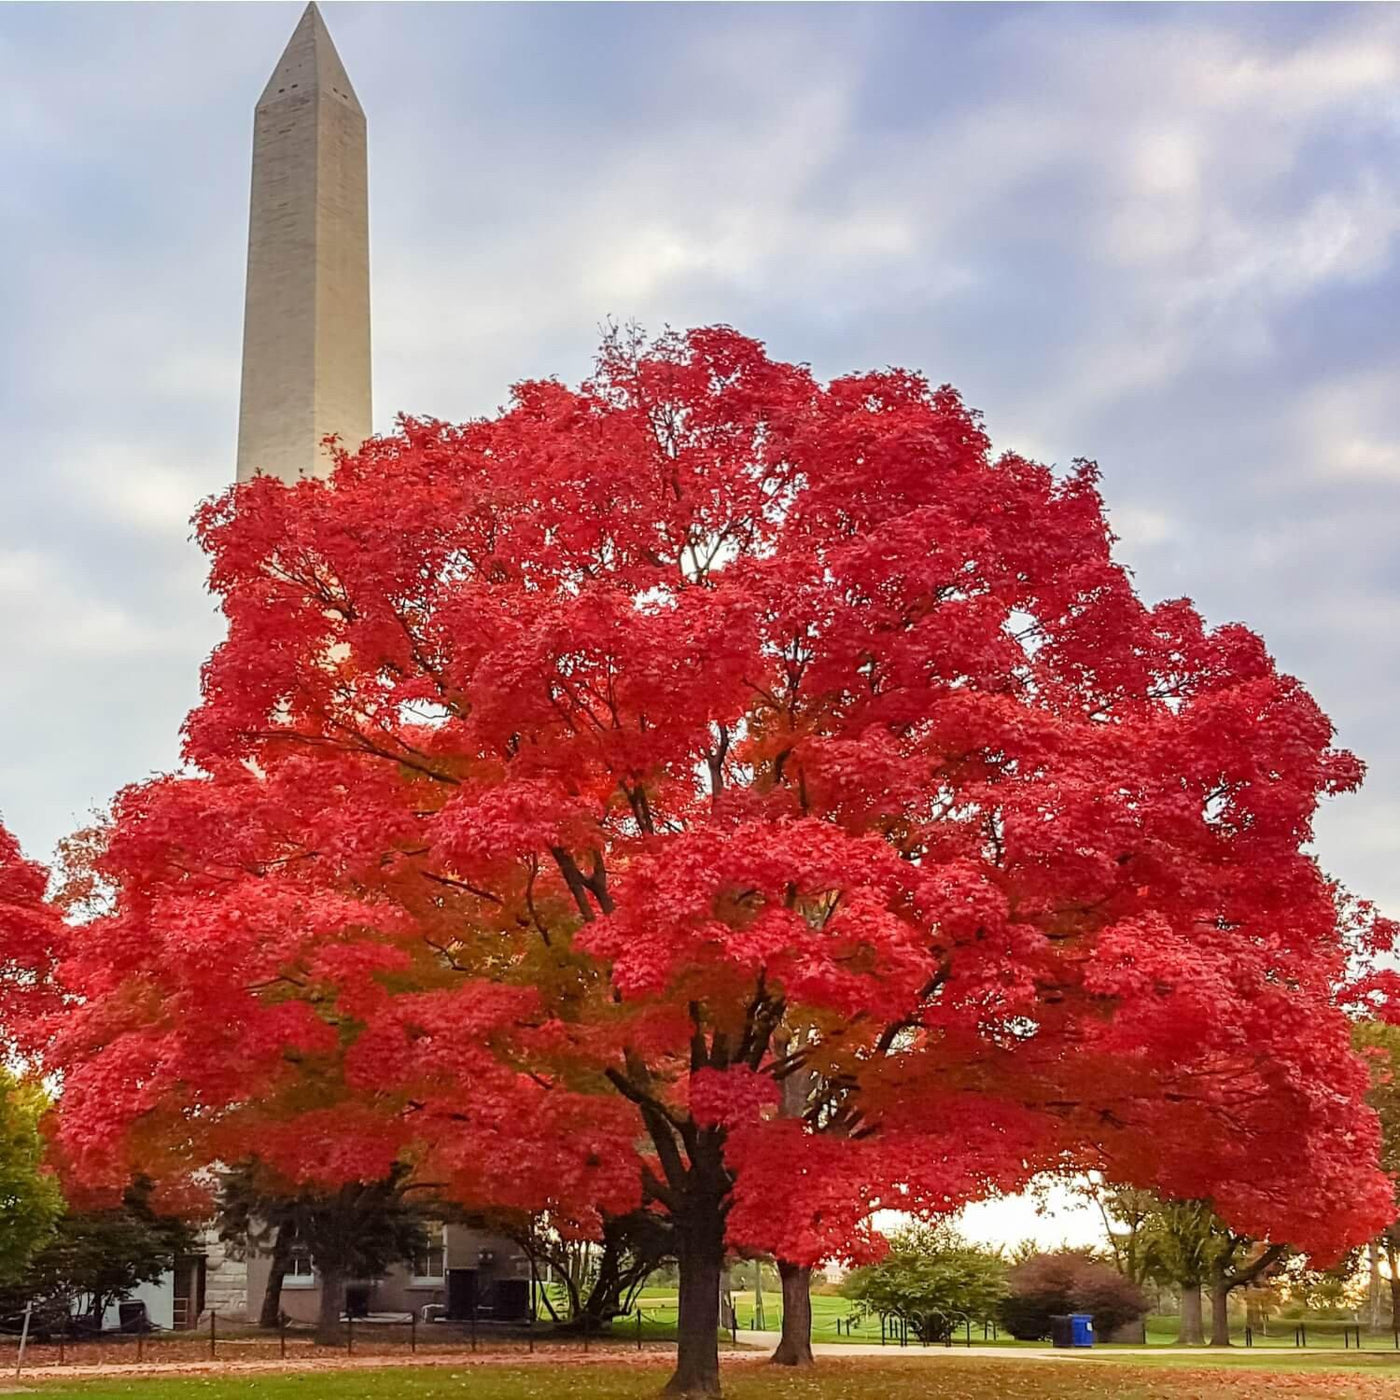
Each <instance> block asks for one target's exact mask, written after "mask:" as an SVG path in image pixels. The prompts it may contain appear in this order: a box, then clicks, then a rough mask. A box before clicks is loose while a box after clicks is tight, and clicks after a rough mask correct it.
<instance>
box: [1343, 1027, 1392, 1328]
mask: <svg viewBox="0 0 1400 1400" xmlns="http://www.w3.org/2000/svg"><path fill="white" fill-rule="evenodd" d="M1352 1042H1353V1044H1354V1045H1355V1046H1356V1048H1357V1049H1358V1050H1359V1051H1360V1052H1361V1054H1362V1055H1363V1056H1364V1057H1365V1058H1366V1060H1367V1062H1368V1063H1369V1064H1370V1067H1371V1092H1370V1093H1369V1094H1368V1095H1367V1100H1368V1101H1369V1103H1370V1105H1371V1107H1372V1108H1374V1109H1375V1110H1376V1114H1377V1116H1378V1117H1379V1118H1380V1120H1381V1167H1382V1169H1383V1170H1384V1171H1387V1172H1389V1173H1390V1175H1391V1178H1392V1179H1393V1180H1395V1181H1396V1182H1397V1186H1396V1206H1395V1219H1394V1220H1392V1222H1391V1223H1390V1225H1389V1226H1387V1228H1386V1229H1385V1231H1384V1232H1383V1233H1382V1234H1381V1237H1380V1239H1379V1240H1378V1241H1377V1243H1378V1244H1379V1245H1380V1248H1381V1251H1382V1252H1383V1253H1384V1255H1385V1257H1386V1261H1387V1263H1388V1264H1389V1266H1390V1315H1391V1322H1392V1325H1394V1326H1397V1327H1400V1026H1391V1025H1387V1024H1386V1023H1385V1022H1384V1021H1358V1022H1357V1023H1356V1026H1355V1028H1354V1030H1353V1032H1352Z"/></svg>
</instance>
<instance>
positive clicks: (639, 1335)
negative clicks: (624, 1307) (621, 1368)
mask: <svg viewBox="0 0 1400 1400" xmlns="http://www.w3.org/2000/svg"><path fill="white" fill-rule="evenodd" d="M641 1349H642V1310H641V1308H638V1309H637V1350H638V1351H641Z"/></svg>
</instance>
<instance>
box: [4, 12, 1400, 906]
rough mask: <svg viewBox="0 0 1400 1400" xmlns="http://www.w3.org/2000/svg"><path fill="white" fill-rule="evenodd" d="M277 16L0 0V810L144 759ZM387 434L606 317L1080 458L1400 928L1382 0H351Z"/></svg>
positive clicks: (1346, 867)
mask: <svg viewBox="0 0 1400 1400" xmlns="http://www.w3.org/2000/svg"><path fill="white" fill-rule="evenodd" d="M298 13H299V7H298V6H297V5H295V4H285V5H284V4H281V3H269V4H259V5H221V4H200V5H164V6H139V7H126V6H123V5H100V6H91V7H89V6H82V5H61V6H60V5H53V6H50V5H11V6H7V7H4V8H3V9H0V169H3V170H4V171H5V172H6V176H5V179H4V181H3V182H0V422H3V425H4V437H3V444H4V445H3V449H2V450H0V473H3V487H4V489H3V495H0V656H3V662H0V735H3V740H2V741H0V811H3V814H4V817H5V819H6V821H7V822H8V824H9V825H10V826H11V828H12V829H13V830H14V831H16V832H17V834H18V835H19V837H20V839H21V840H22V841H23V842H24V843H25V845H26V847H27V848H28V850H29V851H30V852H31V853H32V854H34V855H38V856H44V855H46V854H48V853H49V852H50V850H51V848H52V846H53V844H54V842H55V841H56V839H57V838H58V837H59V836H60V835H61V834H63V833H64V832H65V831H68V830H70V829H72V828H73V827H74V826H75V825H78V824H80V823H81V822H82V821H83V820H84V818H85V815H86V814H87V813H88V812H89V811H90V810H91V809H92V808H94V807H96V806H98V805H100V804H102V803H104V802H105V801H106V799H108V798H109V797H110V795H111V794H112V793H113V792H114V791H115V790H116V789H117V788H118V787H120V786H121V785H122V784H123V783H126V782H129V781H132V780H134V779H138V778H141V777H142V776H144V775H146V774H148V773H150V772H152V771H155V770H159V769H162V768H165V767H167V766H169V765H170V764H171V763H172V762H173V761H174V759H175V756H176V752H177V738H176V735H177V728H178V725H179V722H180V720H181V718H182V716H183V715H184V713H185V711H186V710H187V709H188V708H189V707H190V705H191V704H192V703H193V701H194V699H195V696H196V688H197V668H198V666H199V663H200V661H201V660H202V658H203V657H204V655H205V654H206V653H207V651H208V650H209V648H210V646H211V645H212V644H213V643H214V641H215V639H216V637H217V635H218V630H219V629H218V622H217V618H216V617H215V615H214V612H213V609H212V606H211V604H210V601H209V599H208V597H207V596H206V595H205V594H204V592H203V586H202V579H203V566H202V561H201V559H200V556H199V555H198V552H197V551H196V550H195V549H194V548H193V547H192V546H191V545H190V543H189V541H188V533H189V532H188V527H187V523H186V522H187V520H188V517H189V514H190V511H191V509H192V507H193V506H194V504H195V502H196V501H197V500H199V499H200V498H201V497H202V496H205V495H207V494H209V493H211V492H214V491H217V490H218V489H220V488H221V487H222V486H223V485H224V484H225V482H226V481H227V480H228V479H229V477H230V476H231V474H232V470H233V458H234V437H235V428H236V422H235V418H236V410H237V398H238V360H239V336H240V322H241V298H242V277H243V265H242V264H243V245H244V238H245V234H246V217H247V211H246V200H247V191H248V169H247V166H248V157H249V147H250V139H251V124H252V105H253V102H254V99H255V98H256V97H257V94H258V92H259V91H260V89H261V87H262V85H263V83H264V81H265V80H266V77H267V75H268V73H269V72H270V71H271V69H272V66H273V64H274V62H275V61H276V59H277V56H278V54H279V52H280V50H281V48H282V45H283V44H284V43H285V41H286V39H287V37H288V35H289V34H290V32H291V30H292V28H293V26H294V25H295V23H296V20H297V17H298ZM325 13H326V17H327V20H328V22H329V24H330V27H331V30H332V32H333V34H334V35H335V37H336V40H337V43H338V45H339V48H340V51H341V54H342V56H343V58H344V60H345V63H346V65H347V67H348V69H349V71H350V74H351V76H352V78H353V80H354V82H355V84H356V86H357V89H358V91H359V94H360V97H361V100H362V102H363V104H364V106H365V109H366V112H367V113H368V117H369V131H370V162H371V171H370V180H371V225H372V244H373V260H374V263H373V286H374V317H375V332H374V343H375V357H376V359H375V398H376V423H377V426H378V427H380V428H388V427H389V426H390V424H391V421H392V417H393V414H394V413H395V412H397V411H399V410H408V411H411V412H418V413H430V414H435V415H440V416H445V417H463V416H468V415H471V414H476V413H480V412H484V411H488V410H490V409H492V408H493V407H495V406H496V405H497V404H499V403H500V402H502V400H503V399H504V397H505V395H506V390H507V386H508V385H509V384H510V383H511V381H512V380H514V379H517V378H520V377H522V376H527V375H531V376H532V375H539V374H545V373H557V374H559V375H561V376H564V377H566V378H570V379H574V378H577V377H578V376H579V375H580V374H581V373H582V372H584V371H585V370H586V368H587V366H588V364H589V360H590V356H591V353H592V350H593V347H594V345H595V344H596V341H597V336H598V327H599V325H600V323H601V322H603V321H604V320H605V319H606V318H608V317H613V318H618V319H625V318H636V319H638V320H640V321H642V322H643V323H645V324H647V325H648V326H650V327H653V328H657V327H660V326H662V325H663V324H665V323H670V324H672V325H676V326H687V325H694V324H701V323H708V322H714V321H726V322H729V323H731V324H733V325H736V326H738V327H739V328H740V329H742V330H745V331H747V332H748V333H750V334H753V335H756V336H759V337H761V338H763V339H765V340H766V341H767V342H768V343H769V345H770V346H771V348H772V350H773V351H774V352H775V353H776V354H778V355H781V356H784V357H788V358H792V359H801V360H807V361H810V362H811V363H812V364H813V366H814V367H815V368H816V369H817V371H818V372H819V373H822V374H833V373H838V372H842V371H845V370H849V369H853V368H858V367H866V366H872V365H884V364H889V363H896V364H903V365H909V366H913V367H917V368H921V369H923V370H925V371H927V372H928V374H929V375H930V376H932V377H933V378H935V379H937V380H945V379H946V380H950V381H952V382H953V383H955V384H957V385H958V386H959V387H960V388H961V389H962V391H963V392H964V394H965V395H966V397H967V398H968V400H969V401H970V402H971V403H972V404H974V405H976V406H978V407H980V408H981V409H983V410H984V411H985V413H986V416H987V421H988V424H989V427H990V429H991V431H992V434H993V437H994V439H995V440H996V441H997V443H998V444H1000V445H1002V446H1006V447H1015V448H1018V449H1020V450H1022V451H1026V452H1029V453H1032V454H1034V455H1037V456H1040V457H1042V458H1044V459H1046V460H1049V461H1055V462H1067V461H1068V460H1069V459H1070V458H1071V457H1074V456H1080V455H1083V456H1089V457H1094V458H1096V459H1097V460H1098V461H1099V462H1100V464H1101V465H1102V468H1103V472H1104V489H1105V494H1106V496H1107V499H1108V501H1109V504H1110V507H1111V512H1112V518H1113V522H1114V525H1115V528H1116V530H1117V531H1118V533H1119V534H1120V535H1121V536H1122V545H1121V553H1122V557H1123V558H1124V560H1125V561H1126V562H1127V563H1128V564H1129V565H1131V567H1132V568H1133V570H1134V571H1135V573H1136V575H1137V579H1138V582H1139V584H1140V587H1141V589H1142V591H1143V592H1144V593H1145V594H1146V595H1147V596H1149V597H1150V598H1154V599H1155V598H1160V597H1167V596H1176V595H1180V594H1189V595H1190V596H1192V597H1193V598H1195V599H1196V600H1197V602H1198V603H1199V604H1200V606H1201V607H1202V608H1203V609H1204V611H1205V613H1206V614H1207V616H1208V617H1209V618H1210V619H1211V620H1213V621H1217V622H1220V621H1226V620H1230V619H1242V620H1245V621H1247V622H1249V623H1250V624H1252V625H1253V626H1255V627H1257V628H1258V629H1259V630H1261V631H1262V632H1263V634H1264V635H1265V637H1266V638H1267V639H1268V640H1269V642H1270V645H1271V646H1272V648H1273V650H1274V652H1275V654H1276V655H1277V656H1278V657H1279V659H1280V661H1281V662H1282V664H1283V665H1284V666H1285V667H1287V668H1288V669H1290V670H1292V671H1294V672H1295V673H1297V674H1298V675H1300V676H1302V677H1303V678H1304V679H1305V681H1306V682H1307V684H1308V685H1309V686H1310V687H1311V688H1312V689H1313V691H1314V692H1315V693H1316V694H1317V695H1318V696H1319V697H1320V699H1321V701H1322V703H1323V705H1324V706H1325V707H1326V709H1327V710H1328V711H1329V713H1330V714H1331V715H1332V716H1333V718H1334V720H1335V721H1336V723H1337V726H1338V728H1339V730H1340V733H1341V737H1342V739H1343V741H1344V742H1346V743H1347V744H1348V745H1350V746H1351V747H1353V748H1354V749H1356V750H1357V751H1358V752H1359V753H1361V754H1362V755H1363V757H1365V758H1366V759H1367V760H1368V761H1369V763H1370V765H1371V776H1370V779H1369V781H1368V784H1367V788H1366V790H1365V792H1364V793H1363V794H1362V795H1360V796H1357V797H1352V798H1347V799H1345V800H1343V801H1340V802H1338V803H1336V804H1335V806H1334V807H1332V808H1331V809H1329V810H1328V811H1327V813H1326V814H1325V816H1324V819H1323V822H1322V825H1321V828H1320V835H1319V847H1320V850H1321V853H1322V856H1323V858H1324V860H1325V862H1326V864H1327V865H1328V866H1329V867H1330V868H1331V869H1332V870H1334V871H1335V872H1336V873H1338V874H1339V875H1341V876H1342V877H1343V878H1344V879H1345V880H1346V881H1347V882H1348V884H1350V885H1351V886H1352V887H1353V888H1354V889H1356V890H1357V891H1358V892H1361V893H1366V894H1370V895H1373V896H1374V897H1376V898H1378V899H1380V900H1381V901H1382V902H1383V903H1384V904H1385V905H1387V906H1388V907H1389V908H1390V910H1391V912H1393V913H1397V914H1400V725H1397V723H1396V719H1397V718H1400V716H1397V707H1396V697H1397V695H1398V694H1400V557H1397V551H1396V543H1395V542H1396V534H1397V530H1398V529H1400V238H1397V232H1400V8H1397V7H1394V6H1365V7H1359V8H1349V7H1347V6H1342V5H1338V6H1326V7H1320V8H1312V7H1309V6H1306V5H1303V6H1287V7H1272V6H1250V7H1203V8H1180V9H1178V8H1174V7H1171V6H1166V7H1160V6H1150V7H1141V8H1138V7H1121V8H1120V7H1116V6H1113V5H1095V6H1090V7H1085V8H1077V7H1030V8H1019V7H1017V6H1014V5H1013V6H997V7H989V8H981V7H973V6H967V7H963V6H957V7H947V8H942V7H937V6H931V7H927V8H916V7H904V6H899V7H893V6H892V7H888V8H886V7H870V8H865V7H859V6H853V7H843V6H836V5H833V6H822V7H818V8H806V7H804V6H801V5H784V6H777V7H771V8H747V7H744V6H741V5H740V6H726V7H722V8H709V7H689V6H686V7H676V8H672V7H669V6H666V5H649V6H646V7H635V8H634V7H629V6H624V5H616V6H606V7H599V8H595V7H592V6H588V5H569V6H565V7H558V8H556V7H552V6H549V5H532V6H522V7H495V6H492V7H484V6H483V7H474V6H453V5H412V4H403V5H388V4H386V5H376V4H364V5H338V4H328V5H326V6H325Z"/></svg>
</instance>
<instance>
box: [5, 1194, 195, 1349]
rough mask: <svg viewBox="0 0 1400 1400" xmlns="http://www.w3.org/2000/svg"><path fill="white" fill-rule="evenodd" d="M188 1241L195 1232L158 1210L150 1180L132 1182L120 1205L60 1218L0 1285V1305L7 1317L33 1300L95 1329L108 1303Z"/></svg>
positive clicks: (150, 1278) (146, 1279)
mask: <svg viewBox="0 0 1400 1400" xmlns="http://www.w3.org/2000/svg"><path fill="white" fill-rule="evenodd" d="M194 1244H195V1235H194V1231H193V1230H192V1229H191V1228H190V1227H189V1226H188V1225H187V1224H186V1223H185V1222H184V1221H182V1220H178V1219H175V1218H174V1217H171V1216H165V1215H160V1214H158V1213H157V1212H156V1210H155V1209H154V1208H153V1207H152V1205H151V1185H150V1183H149V1182H148V1181H144V1180H142V1181H137V1182H135V1183H134V1184H133V1185H132V1186H130V1187H129V1188H128V1189H127V1191H126V1193H125V1194H124V1196H123V1197H122V1200H121V1203H120V1204H118V1205H115V1206H110V1207H106V1208H103V1209H99V1210H79V1211H74V1210H70V1211H68V1212H67V1213H66V1214H64V1215H62V1216H60V1217H59V1219H58V1221H57V1223H56V1225H55V1226H54V1229H53V1232H52V1234H51V1235H50V1236H49V1238H48V1240H47V1241H46V1242H45V1243H44V1244H43V1245H42V1246H41V1247H40V1248H39V1249H38V1250H36V1251H35V1252H34V1254H33V1256H32V1257H31V1258H30V1260H29V1264H28V1267H27V1268H26V1269H25V1270H24V1271H23V1273H22V1274H21V1276H20V1277H19V1278H18V1280H16V1282H15V1283H14V1284H13V1285H12V1286H11V1287H10V1288H9V1289H8V1290H6V1294H5V1298H4V1301H3V1302H0V1310H3V1311H4V1312H5V1313H7V1314H9V1315H13V1314H14V1312H15V1311H16V1310H17V1309H22V1308H23V1306H24V1305H25V1303H27V1302H33V1303H34V1304H35V1306H36V1308H38V1309H39V1310H40V1311H41V1312H43V1313H45V1314H47V1315H51V1316H53V1317H63V1318H66V1317H67V1316H68V1315H70V1314H76V1315H78V1316H81V1317H84V1318H86V1319H87V1321H88V1323H89V1325H91V1326H93V1327H100V1326H101V1325H102V1320H103V1317H104V1316H105V1314H106V1312H107V1309H108V1308H109V1307H111V1305H112V1304H113V1303H116V1302H119V1301H120V1300H121V1299H123V1298H126V1297H129V1296H130V1295H131V1293H132V1292H134V1291H135V1290H136V1289H137V1288H139V1287H140V1286H141V1284H143V1283H154V1282H156V1281H157V1280H158V1279H159V1278H160V1277H161V1275H162V1274H164V1273H165V1272H166V1270H168V1269H169V1268H171V1267H172V1266H173V1264H174V1262H175V1257H176V1255H179V1254H187V1253H189V1252H190V1251H191V1250H192V1249H193V1248H194Z"/></svg>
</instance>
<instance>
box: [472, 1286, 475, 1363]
mask: <svg viewBox="0 0 1400 1400" xmlns="http://www.w3.org/2000/svg"><path fill="white" fill-rule="evenodd" d="M472 1350H473V1351H475V1350H476V1295H475V1293H473V1294H472Z"/></svg>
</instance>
